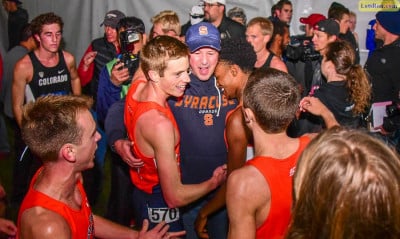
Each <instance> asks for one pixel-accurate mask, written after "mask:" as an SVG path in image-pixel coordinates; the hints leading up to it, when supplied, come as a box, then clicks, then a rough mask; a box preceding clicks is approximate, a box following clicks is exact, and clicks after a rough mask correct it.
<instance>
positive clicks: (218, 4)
mask: <svg viewBox="0 0 400 239" xmlns="http://www.w3.org/2000/svg"><path fill="white" fill-rule="evenodd" d="M214 6H221V4H220V3H206V2H205V3H204V4H203V7H204V8H206V7H209V8H211V7H214Z"/></svg>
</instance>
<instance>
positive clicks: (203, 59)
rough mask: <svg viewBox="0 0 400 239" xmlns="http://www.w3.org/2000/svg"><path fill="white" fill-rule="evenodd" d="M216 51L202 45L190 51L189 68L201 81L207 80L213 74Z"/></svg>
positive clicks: (216, 56) (216, 60)
mask: <svg viewBox="0 0 400 239" xmlns="http://www.w3.org/2000/svg"><path fill="white" fill-rule="evenodd" d="M218 57H219V53H218V51H216V50H214V49H212V48H209V47H203V48H200V49H199V50H197V51H195V52H193V53H190V68H191V70H192V73H193V74H194V75H195V76H197V78H199V79H200V80H201V81H207V80H208V79H210V77H211V76H212V75H213V73H214V70H215V67H216V66H217V63H218Z"/></svg>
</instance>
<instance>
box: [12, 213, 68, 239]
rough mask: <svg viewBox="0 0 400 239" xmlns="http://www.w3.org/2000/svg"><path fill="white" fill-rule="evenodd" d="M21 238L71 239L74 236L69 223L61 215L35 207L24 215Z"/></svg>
mask: <svg viewBox="0 0 400 239" xmlns="http://www.w3.org/2000/svg"><path fill="white" fill-rule="evenodd" d="M19 238H21V239H27V238H29V239H36V238H37V239H42V238H43V239H47V238H49V239H50V238H59V239H70V238H72V235H71V230H70V228H69V225H68V223H67V222H66V221H65V219H64V218H63V217H62V216H61V215H59V214H57V213H55V212H53V211H50V210H47V209H44V208H42V207H33V208H31V209H28V210H26V211H25V212H24V213H23V214H22V217H21V224H20V228H19Z"/></svg>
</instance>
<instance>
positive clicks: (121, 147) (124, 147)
mask: <svg viewBox="0 0 400 239" xmlns="http://www.w3.org/2000/svg"><path fill="white" fill-rule="evenodd" d="M132 145H133V142H131V141H129V140H127V139H118V140H117V141H115V142H114V150H115V152H117V154H119V156H121V158H122V160H123V161H124V162H126V163H127V164H128V165H129V166H131V167H133V168H140V167H143V165H144V163H143V161H142V160H141V159H137V158H136V157H135V156H134V155H133V153H132Z"/></svg>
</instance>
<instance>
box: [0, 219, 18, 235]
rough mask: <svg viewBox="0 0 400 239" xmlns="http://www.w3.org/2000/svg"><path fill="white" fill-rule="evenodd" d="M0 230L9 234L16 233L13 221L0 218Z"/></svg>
mask: <svg viewBox="0 0 400 239" xmlns="http://www.w3.org/2000/svg"><path fill="white" fill-rule="evenodd" d="M1 232H3V233H5V234H6V235H9V236H15V235H16V234H17V227H16V226H15V224H14V222H12V221H10V220H7V219H4V218H0V233H1Z"/></svg>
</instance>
